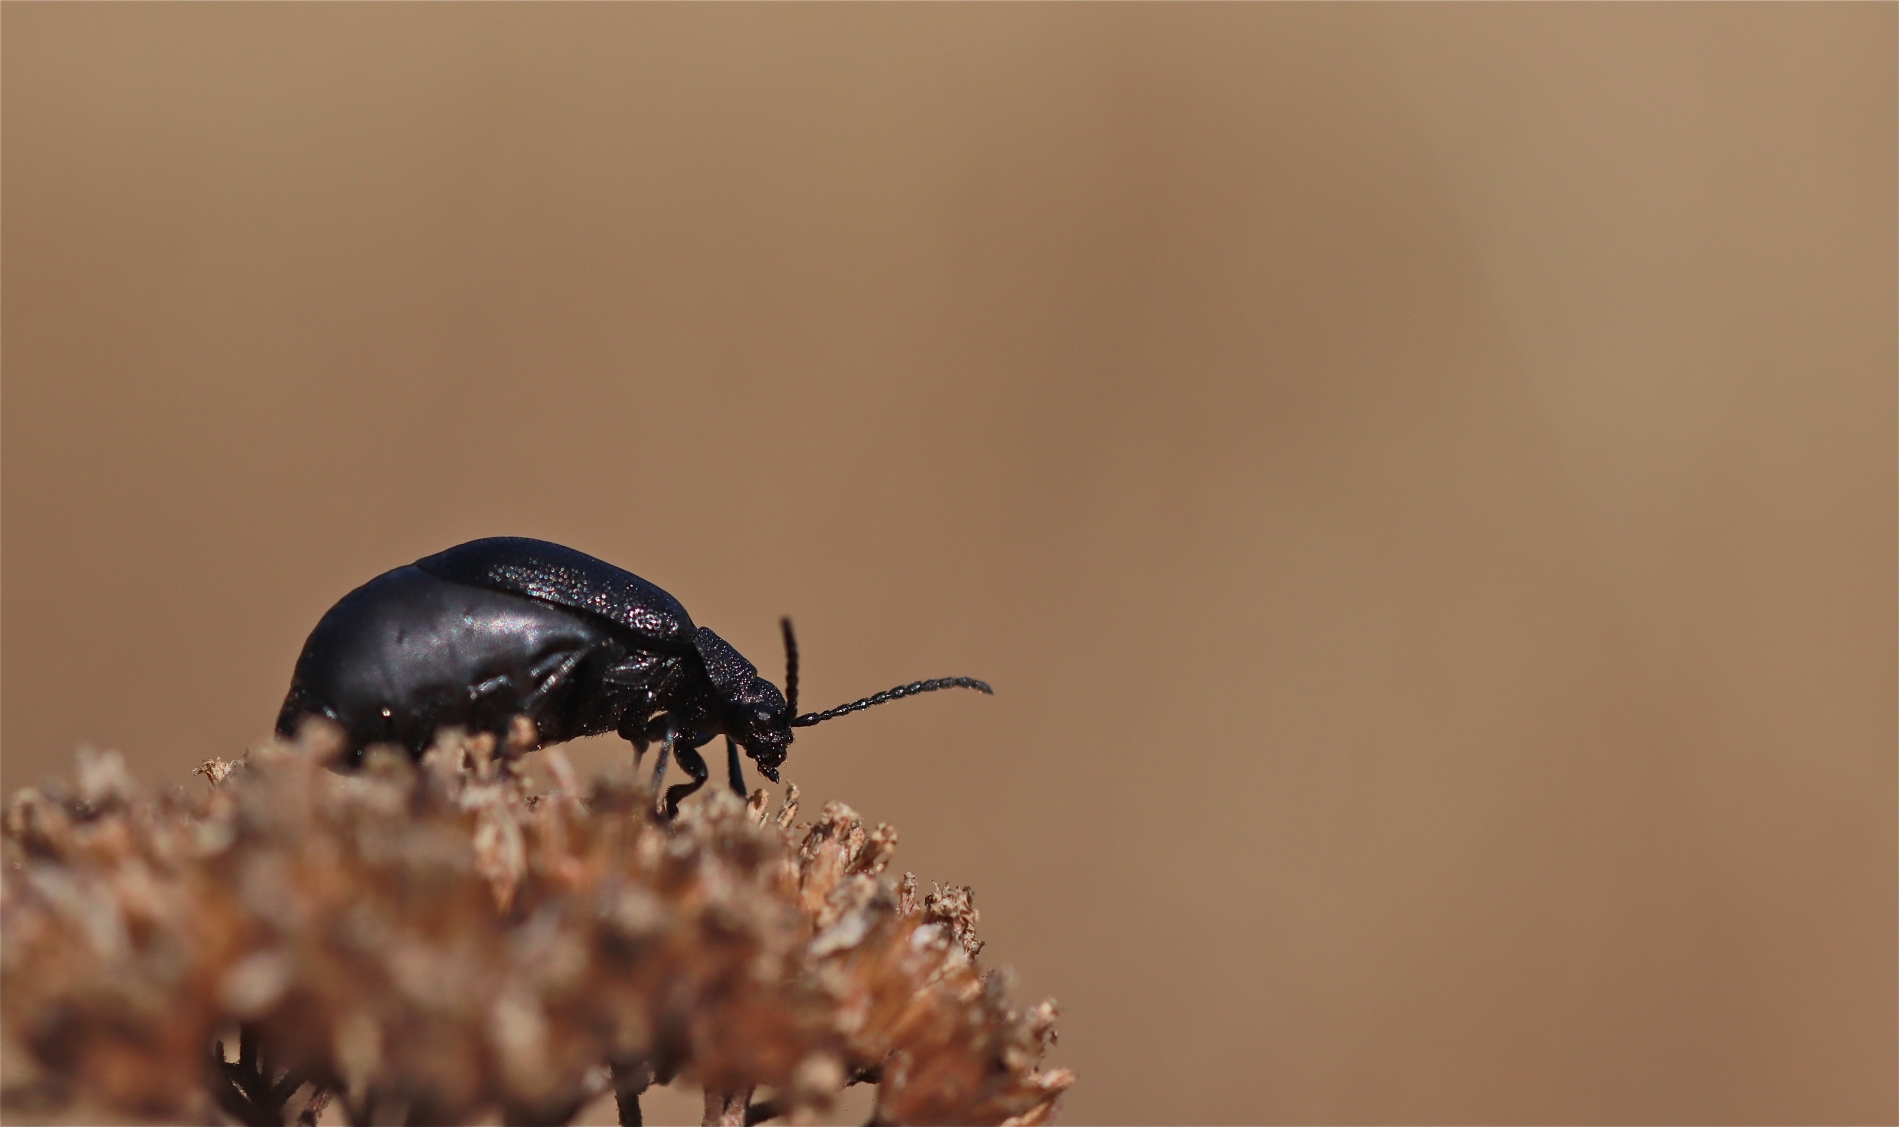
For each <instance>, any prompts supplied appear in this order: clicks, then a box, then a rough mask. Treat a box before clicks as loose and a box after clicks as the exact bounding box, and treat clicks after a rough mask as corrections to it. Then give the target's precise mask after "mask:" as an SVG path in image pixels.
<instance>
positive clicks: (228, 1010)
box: [0, 734, 1073, 1124]
mask: <svg viewBox="0 0 1899 1127" xmlns="http://www.w3.org/2000/svg"><path fill="white" fill-rule="evenodd" d="M494 750H495V749H494V747H493V744H492V741H491V740H488V739H486V738H485V737H477V738H475V739H472V740H471V739H464V738H462V737H460V736H458V735H453V734H449V735H445V736H444V737H443V739H442V740H441V741H440V742H439V743H438V744H437V746H436V747H435V748H434V749H432V750H431V751H430V753H429V754H428V755H427V756H426V757H425V758H424V760H423V762H422V763H421V764H420V765H419V766H418V765H414V764H412V763H411V762H410V761H409V760H408V759H407V757H406V756H400V755H385V754H380V753H376V754H372V755H371V756H370V757H369V759H368V762H367V764H366V767H365V769H364V770H363V771H362V772H361V773H359V774H356V775H350V776H341V775H335V774H332V773H330V772H328V771H325V770H322V769H321V768H319V767H317V766H315V764H316V762H318V757H316V756H314V755H311V754H308V753H307V752H306V751H303V750H299V749H296V748H288V747H281V746H273V747H269V748H264V749H260V750H258V751H256V752H253V753H252V754H251V755H250V756H248V757H247V758H246V759H245V760H243V761H240V762H239V763H235V764H232V763H224V762H222V761H219V760H210V761H207V762H206V763H205V764H204V765H203V766H202V767H200V768H199V769H198V773H199V774H201V775H203V776H204V777H205V778H206V780H207V781H208V783H209V784H210V788H209V791H208V793H206V794H204V795H202V796H198V797H192V796H190V795H187V794H186V793H185V792H183V791H182V790H174V791H173V792H172V793H170V794H168V795H165V796H162V797H160V798H158V799H150V798H147V797H144V796H143V795H142V794H141V793H140V792H139V790H138V788H137V787H136V786H135V785H134V784H133V782H132V780H131V779H130V777H129V776H128V775H127V774H126V771H125V767H124V764H123V762H122V760H120V758H119V757H118V756H117V755H116V754H112V753H106V754H103V755H99V754H86V755H83V756H82V758H81V759H80V762H79V765H78V771H77V777H76V781H75V783H73V784H71V785H65V784H59V785H50V786H47V787H45V788H42V789H33V790H25V791H22V792H20V793H19V794H18V795H16V796H15V797H14V799H13V801H12V802H11V804H10V805H9V806H8V808H7V810H6V815H5V851H6V866H5V871H4V873H3V874H0V933H3V934H4V944H3V946H0V987H3V988H4V991H5V995H6V1006H5V1011H4V1027H5V1031H6V1035H7V1037H8V1038H9V1040H10V1041H11V1042H12V1043H13V1044H15V1045H17V1046H20V1047H22V1048H23V1049H24V1050H25V1051H26V1052H28V1053H30V1054H31V1056H32V1057H33V1059H34V1060H35V1061H36V1062H37V1063H38V1065H39V1066H40V1069H41V1076H40V1078H39V1080H38V1082H37V1086H36V1087H35V1088H34V1090H33V1091H32V1092H30V1093H29V1092H22V1091H10V1092H9V1098H12V1099H14V1100H16V1101H18V1100H20V1099H24V1098H27V1097H28V1096H33V1097H35V1098H39V1099H41V1100H47V1101H54V1102H56V1101H57V1100H59V1099H62V1098H69V1097H70V1096H71V1095H72V1094H74V1093H77V1092H84V1093H86V1094H87V1095H88V1097H89V1098H91V1099H92V1100H94V1101H96V1103H97V1104H98V1105H99V1106H100V1107H102V1108H103V1109H106V1110H109V1111H112V1112H115V1113H119V1114H132V1115H144V1116H151V1117H170V1118H177V1117H183V1116H191V1117H197V1118H203V1117H206V1116H209V1115H210V1114H212V1107H213V1105H215V1106H216V1107H218V1108H221V1109H222V1110H223V1111H224V1112H225V1113H226V1114H227V1115H229V1116H231V1117H233V1118H235V1119H237V1120H238V1121H240V1122H244V1123H253V1124H283V1123H287V1122H304V1123H314V1122H316V1119H317V1116H318V1115H320V1114H322V1113H323V1111H324V1108H325V1107H326V1106H330V1107H335V1106H340V1107H341V1109H342V1110H343V1111H344V1113H345V1114H346V1115H347V1117H348V1119H349V1121H350V1122H353V1123H367V1122H370V1121H372V1120H374V1121H383V1120H385V1119H394V1120H398V1121H401V1122H408V1123H455V1122H467V1121H470V1120H475V1119H480V1118H490V1119H492V1118H494V1117H496V1116H500V1117H502V1118H503V1119H504V1120H505V1121H506V1122H509V1123H561V1122H566V1121H567V1120H569V1119H571V1118H572V1117H573V1116H574V1115H575V1114H576V1113H577V1112H578V1111H579V1110H580V1109H581V1108H582V1107H584V1106H585V1105H586V1104H587V1103H589V1102H591V1101H592V1100H594V1099H595V1098H598V1097H599V1096H601V1095H602V1094H603V1093H604V1092H606V1091H607V1090H608V1089H612V1090H613V1091H614V1092H615V1094H616V1095H617V1096H618V1097H619V1099H620V1104H621V1109H622V1121H623V1122H637V1121H638V1118H637V1117H638V1110H637V1108H638V1103H637V1101H638V1096H639V1093H640V1092H641V1091H642V1090H644V1089H645V1087H646V1086H647V1085H649V1084H654V1083H666V1082H667V1081H669V1080H670V1079H671V1078H672V1077H674V1076H675V1075H678V1076H684V1077H686V1078H688V1079H691V1080H696V1081H697V1082H699V1083H701V1084H703V1085H704V1086H705V1088H706V1091H707V1105H706V1106H707V1117H708V1122H733V1123H745V1122H760V1121H763V1120H764V1119H766V1118H772V1117H779V1116H783V1117H787V1118H791V1119H794V1120H798V1119H807V1118H809V1117H810V1116H811V1115H813V1114H815V1113H817V1112H818V1111H821V1110H822V1109H824V1108H825V1107H827V1106H828V1105H829V1103H830V1101H831V1100H832V1099H833V1098H834V1097H835V1096H836V1094H837V1093H838V1092H839V1091H840V1090H841V1089H842V1088H843V1087H844V1086H846V1085H847V1084H850V1083H856V1082H861V1081H871V1082H875V1083H876V1084H877V1101H876V1111H875V1117H876V1120H877V1121H879V1122H888V1123H951V1122H955V1123H1004V1122H1013V1123H1041V1122H1047V1121H1048V1119H1049V1117H1050V1116H1051V1115H1052V1114H1053V1112H1054V1108H1055V1104H1056V1100H1057V1097H1058V1096H1059V1095H1060V1093H1061V1092H1062V1091H1063V1090H1064V1089H1065V1088H1067V1087H1068V1086H1069V1085H1070V1084H1071V1083H1072V1082H1073V1076H1072V1075H1071V1074H1070V1073H1068V1072H1067V1071H1066V1070H1060V1069H1044V1068H1043V1067H1042V1066H1041V1061H1042V1057H1043V1053H1044V1050H1045V1049H1046V1048H1047V1046H1048V1045H1050V1044H1051V1043H1053V1040H1054V1024H1053V1022H1054V1013H1055V1010H1054V1006H1053V1005H1052V1004H1050V1003H1047V1002H1044V1003H1043V1004H1041V1005H1040V1006H1037V1007H1034V1008H1032V1009H1030V1010H1028V1011H1027V1012H1026V1013H1022V1012H1018V1011H1016V1010H1014V1009H1012V1008H1010V1006H1009V1004H1008V1001H1007V993H1008V990H1007V982H1006V978H1005V976H1004V975H1002V974H1000V973H997V972H993V971H992V972H988V973H984V972H983V971H981V970H980V969H979V968H978V966H977V964H976V954H977V952H978V951H979V950H980V949H981V946H982V945H981V943H980V941H978V940H977V939H976V938H975V924H976V920H977V913H976V910H975V907H974V904H973V900H972V897H971V893H970V890H969V889H967V888H950V889H938V890H937V891H936V892H935V893H934V894H932V895H929V896H926V897H924V898H923V899H922V901H921V903H919V902H918V900H917V898H916V895H915V892H916V880H915V878H914V877H913V876H909V875H907V874H906V875H905V877H904V879H903V882H902V883H901V884H900V885H893V883H892V882H891V880H890V879H889V877H888V875H887V873H886V869H887V867H888V865H889V862H890V859H891V855H892V853H893V851H894V849H895V846H896V840H897V835H896V832H895V831H894V830H893V829H891V828H890V827H889V826H883V825H879V826H875V827H869V826H866V825H865V824H864V823H863V821H862V820H861V819H860V818H859V817H858V816H857V814H856V813H855V812H854V811H852V810H851V809H850V808H849V807H847V806H844V805H842V804H839V803H831V804H828V805H827V806H825V807H824V810H823V812H822V813H821V814H820V815H819V816H818V818H817V820H816V821H815V822H814V823H812V824H809V825H797V824H796V818H797V810H798V804H797V791H796V788H795V787H792V788H789V789H788V791H787V794H786V798H785V801H784V803H783V804H782V805H781V807H780V808H779V809H778V810H777V811H776V813H775V814H773V813H772V812H771V811H769V810H768V804H767V801H766V797H765V794H764V792H763V791H759V792H757V793H755V794H753V795H752V797H751V800H750V801H749V802H744V801H741V800H739V799H738V798H737V797H735V796H733V795H731V794H729V793H724V792H719V793H715V794H712V795H709V796H707V798H706V799H705V800H704V801H702V802H699V803H697V804H694V805H690V806H688V807H687V808H686V809H685V810H683V811H682V812H681V814H680V816H679V817H678V818H677V819H676V820H675V821H673V822H670V823H668V822H665V821H663V820H658V819H656V818H655V817H654V816H653V814H652V813H651V811H652V807H653V803H652V800H651V795H650V794H648V793H647V792H646V790H645V788H644V786H643V785H641V784H639V783H636V782H633V781H631V780H630V779H616V778H612V777H609V778H605V779H602V780H597V781H596V782H595V783H594V784H593V785H592V786H591V788H590V789H589V790H588V791H587V792H586V793H585V794H584V795H583V794H581V793H579V791H578V790H577V788H576V786H575V785H574V783H573V772H572V770H571V768H570V767H569V766H568V765H567V764H566V761H565V759H564V758H563V757H562V756H561V755H560V752H559V751H558V749H555V750H553V751H550V752H546V753H543V754H544V755H546V756H547V757H548V759H549V766H550V767H551V768H552V771H553V774H554V776H555V777H556V779H557V780H559V781H560V784H561V785H560V786H559V787H558V789H557V790H556V791H555V792H554V793H552V794H546V795H533V794H529V793H528V792H527V790H526V789H525V787H524V785H523V782H522V780H521V778H520V777H519V776H517V775H516V774H514V773H512V771H511V766H510V762H509V760H508V759H506V758H505V757H497V756H496V755H495V754H494ZM231 1040H234V1041H235V1043H236V1046H235V1054H233V1052H232V1051H231V1050H229V1049H227V1048H226V1047H225V1044H224V1042H225V1041H231ZM233 1055H234V1056H235V1059H232V1058H233ZM761 1086H768V1087H769V1089H770V1094H769V1095H766V1096H763V1097H761V1098H757V1099H755V1098H754V1093H755V1090H756V1089H758V1088H760V1087H761ZM332 1100H334V1101H335V1102H334V1104H332V1103H331V1101H332Z"/></svg>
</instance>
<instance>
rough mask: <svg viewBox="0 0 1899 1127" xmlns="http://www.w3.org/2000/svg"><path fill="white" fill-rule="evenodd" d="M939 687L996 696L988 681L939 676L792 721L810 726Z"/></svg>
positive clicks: (807, 714) (799, 726) (795, 725)
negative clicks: (972, 690) (970, 690)
mask: <svg viewBox="0 0 1899 1127" xmlns="http://www.w3.org/2000/svg"><path fill="white" fill-rule="evenodd" d="M938 689H975V690H976V691H977V692H979V693H988V694H989V695H990V696H994V695H995V693H996V691H995V690H994V689H992V688H990V687H989V683H988V682H987V681H978V680H976V679H975V678H974V677H938V678H937V679H936V680H934V681H912V682H910V683H909V684H908V685H898V686H897V687H896V688H894V689H885V690H884V691H883V692H881V693H875V694H873V695H871V696H867V697H865V698H864V699H863V700H854V701H852V702H851V703H849V704H840V705H838V706H837V707H836V708H833V709H829V710H827V711H824V712H807V713H805V714H804V715H803V716H800V717H798V718H797V719H795V720H793V721H792V722H791V726H792V727H794V728H809V727H810V726H811V725H813V724H822V723H824V722H825V721H826V720H835V719H837V718H838V717H840V716H848V715H849V714H851V713H853V712H862V711H864V710H865V709H866V708H870V707H871V706H873V705H879V704H889V703H890V702H891V701H893V700H902V699H903V698H904V697H913V696H916V695H917V694H918V693H933V692H935V691H936V690H938Z"/></svg>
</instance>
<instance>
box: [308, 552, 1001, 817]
mask: <svg viewBox="0 0 1899 1127" xmlns="http://www.w3.org/2000/svg"><path fill="white" fill-rule="evenodd" d="M780 626H781V628H782V629H783V631H784V636H785V666H786V670H785V692H784V694H783V695H780V694H779V692H778V688H777V686H775V685H773V684H772V683H771V682H770V681H767V680H765V679H764V678H763V677H760V676H759V675H758V670H757V668H755V667H754V666H753V665H752V663H751V662H749V661H746V660H745V658H744V657H742V656H741V655H740V654H739V652H738V651H737V650H735V649H733V648H732V647H731V645H730V644H728V643H727V642H726V640H725V639H723V638H721V637H719V636H718V635H717V634H714V633H713V632H712V631H710V630H708V629H706V628H705V627H703V626H698V627H695V626H694V625H693V624H692V618H691V616H689V615H688V614H687V613H686V608H685V607H683V606H680V605H679V600H678V599H675V598H673V597H672V596H671V595H669V594H667V593H666V592H665V591H662V590H661V589H660V588H658V587H657V586H655V585H653V584H651V583H648V582H647V581H646V580H644V579H641V578H640V577H639V576H637V575H634V574H633V573H632V572H630V571H622V570H621V569H620V568H617V567H614V566H613V565H612V564H610V563H606V562H604V561H602V560H597V559H595V558H594V557H592V556H589V555H587V554H586V553H584V552H577V551H575V550H574V549H572V548H564V547H562V546H561V545H559V544H550V543H548V542H547V541H545V540H529V539H526V538H524V537H519V536H496V537H491V538H489V539H486V540H471V541H469V542H468V543H466V544H458V545H456V546H455V547H453V548H450V549H448V550H447V551H445V552H438V553H437V554H435V555H433V556H428V557H426V558H424V559H420V560H417V561H416V562H415V563H413V564H410V565H408V566H407V567H399V568H397V569H395V570H394V571H390V572H385V573H383V574H382V575H379V576H377V577H376V578H374V579H372V580H370V581H369V582H367V583H365V584H363V585H362V586H361V587H358V588H357V589H356V590H354V591H351V592H350V593H349V594H347V595H345V596H343V598H342V600H341V601H340V602H338V603H337V604H336V605H335V606H333V607H331V608H330V609H329V612H328V613H326V614H325V615H324V616H323V618H322V620H321V621H319V622H318V623H317V625H316V629H315V630H312V631H311V632H310V638H309V640H308V641H306V642H304V644H303V653H302V654H301V655H300V656H298V658H297V668H296V672H295V673H294V674H293V675H292V677H291V679H290V695H289V696H287V697H285V698H284V706H283V710H282V711H281V712H280V713H279V714H278V716H277V732H278V734H279V735H281V736H284V737H285V738H293V737H294V736H295V735H296V734H297V729H298V728H299V727H301V726H302V724H303V723H304V721H305V720H307V719H309V718H310V717H313V716H321V717H325V718H327V719H329V720H331V721H334V722H335V723H336V724H338V725H340V726H341V727H342V728H343V730H344V732H345V733H346V734H347V743H346V745H345V756H344V759H343V761H342V763H341V764H340V765H341V766H345V767H348V766H354V765H356V764H358V763H360V762H361V760H362V755H363V749H364V748H365V747H367V746H368V745H370V744H375V743H396V744H401V745H402V746H404V747H406V748H408V749H409V752H410V754H411V755H414V756H417V757H419V756H421V754H422V752H423V750H424V749H425V748H426V747H427V746H428V745H429V743H430V742H431V741H432V740H433V739H434V737H435V732H436V729H437V728H441V727H445V726H450V725H454V726H459V727H461V728H464V729H466V730H467V731H469V732H471V733H478V732H487V733H492V734H493V735H494V736H495V738H496V740H497V741H504V740H505V739H506V738H507V734H508V732H509V729H510V727H511V725H512V724H513V722H514V718H515V717H516V716H518V715H525V716H526V717H527V718H528V719H530V720H532V721H533V722H534V727H535V732H536V738H537V739H538V741H539V742H538V743H537V744H536V745H535V746H545V745H547V744H553V743H563V742H565V741H567V740H571V739H574V738H576V737H578V736H592V735H598V734H600V733H602V732H618V733H619V734H620V735H622V736H624V737H626V738H627V739H628V740H630V741H632V744H633V746H634V748H635V749H636V751H637V752H638V753H639V754H640V755H642V756H643V755H644V753H645V751H646V749H647V746H648V744H649V743H650V742H652V741H658V742H659V744H660V753H659V763H658V765H657V766H655V767H654V769H653V789H654V790H655V791H657V790H658V789H659V784H660V781H661V780H662V779H663V778H664V777H665V773H666V761H667V758H668V757H669V756H670V757H673V758H677V759H678V760H679V765H680V767H682V768H684V769H685V771H686V773H687V774H689V775H691V776H692V782H691V783H687V784H682V785H679V786H675V787H673V788H672V789H670V790H668V791H667V792H666V811H667V813H668V814H669V815H670V814H674V813H677V812H678V809H679V802H680V800H681V799H683V798H685V797H686V796H687V795H689V794H691V793H692V792H693V791H696V790H698V789H699V788H700V787H701V786H703V785H704V784H705V781H706V778H707V775H708V772H707V770H706V764H705V760H704V759H702V758H700V756H699V751H698V749H699V748H700V747H701V746H703V745H704V744H706V743H707V742H708V741H710V740H711V739H712V738H713V737H714V736H716V735H724V736H725V750H726V766H727V769H728V770H729V771H730V773H731V781H732V789H733V790H735V791H737V792H738V793H739V794H740V795H743V794H745V782H744V778H743V776H742V775H741V774H740V769H739V757H738V749H739V748H740V747H743V748H744V749H745V754H747V755H749V756H751V757H752V759H753V760H754V761H755V762H756V763H757V764H758V769H759V771H760V772H761V773H763V774H764V775H765V777H766V778H768V779H771V780H772V781H773V782H777V781H778V765H779V764H781V763H783V762H784V761H785V752H786V749H787V748H789V747H790V745H791V730H792V729H793V728H806V727H810V726H811V725H813V724H818V723H822V722H823V721H826V720H830V719H834V718H836V717H839V716H843V715H845V714H846V713H851V712H857V711H859V710H861V709H865V708H869V707H871V706H872V705H877V704H883V703H885V702H886V701H893V700H898V699H900V698H902V697H907V696H912V695H915V694H917V693H928V692H933V691H935V690H937V689H948V688H970V689H977V690H980V691H981V692H985V693H988V692H991V691H992V690H991V689H990V688H989V686H988V685H986V684H984V683H983V682H981V681H978V680H975V679H974V678H971V677H942V678H938V679H936V680H933V681H916V682H912V683H911V684H908V685H899V686H898V687H896V688H894V689H886V690H885V691H883V692H881V693H877V694H875V695H874V696H868V697H865V698H864V699H862V700H858V701H852V702H851V703H850V704H846V705H840V706H839V707H837V708H833V709H830V710H828V711H825V712H813V713H807V714H805V715H803V716H800V715H798V645H797V640H796V639H795V638H794V637H793V636H792V633H791V620H790V619H789V618H787V619H783V620H782V621H781V622H780ZM787 698H789V699H787Z"/></svg>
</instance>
